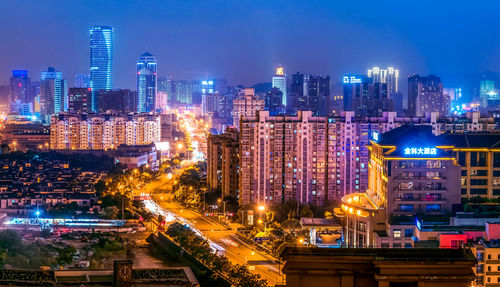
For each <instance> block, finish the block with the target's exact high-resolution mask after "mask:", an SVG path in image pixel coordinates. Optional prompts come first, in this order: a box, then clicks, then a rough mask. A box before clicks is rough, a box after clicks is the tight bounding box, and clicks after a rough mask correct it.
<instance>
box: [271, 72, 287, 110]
mask: <svg viewBox="0 0 500 287" xmlns="http://www.w3.org/2000/svg"><path fill="white" fill-rule="evenodd" d="M286 86H287V84H286V75H285V71H284V70H283V67H282V66H278V68H276V73H275V74H274V76H273V82H272V88H278V89H279V90H280V91H281V92H282V93H283V97H282V102H281V104H282V105H283V107H284V108H286V107H287V92H286Z"/></svg>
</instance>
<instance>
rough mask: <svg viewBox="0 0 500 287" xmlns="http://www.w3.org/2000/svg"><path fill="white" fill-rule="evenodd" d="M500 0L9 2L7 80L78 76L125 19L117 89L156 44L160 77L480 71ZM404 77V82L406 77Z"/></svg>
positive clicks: (5, 11)
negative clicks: (108, 31)
mask: <svg viewBox="0 0 500 287" xmlns="http://www.w3.org/2000/svg"><path fill="white" fill-rule="evenodd" d="M499 8H500V1H437V0H434V1H427V0H423V1H422V0H419V1H406V0H405V1H384V0H380V1H364V0H359V1H334V0H330V1H314V0H266V1H264V0H227V1H220V0H213V1H195V0H178V1H177V0H134V1H132V0H119V1H118V0H116V1H113V0H95V1H94V0H85V1H84V0H43V1H42V0H15V1H9V0H0V37H1V42H0V83H2V82H4V83H5V82H7V81H8V78H9V76H10V71H11V70H12V69H21V68H25V69H29V71H30V74H31V77H32V78H33V79H38V78H39V74H40V72H41V71H42V70H43V69H46V67H47V66H49V65H50V66H55V67H56V68H57V69H58V70H61V71H62V72H63V75H64V77H65V78H67V79H68V81H69V83H70V85H72V84H73V79H74V75H75V74H76V73H86V72H88V68H89V35H88V29H89V27H90V26H92V25H109V26H113V27H114V29H115V50H114V53H115V54H114V55H115V59H114V71H115V72H114V87H115V88H134V87H135V61H136V60H137V58H138V57H139V56H140V55H141V54H142V53H143V52H144V51H149V52H150V53H152V54H153V55H155V56H156V57H157V60H158V70H159V74H160V75H163V76H165V75H171V76H173V77H174V79H201V78H204V77H205V75H208V76H209V77H218V78H226V79H228V81H229V83H231V84H243V85H251V84H254V83H256V82H264V81H269V80H270V77H271V76H272V73H273V69H274V67H276V65H278V64H282V65H284V66H285V70H286V72H287V73H288V74H289V75H291V74H292V73H295V72H297V71H301V72H305V73H311V74H322V75H325V74H329V75H330V76H331V77H332V81H334V80H336V79H340V77H341V76H342V74H344V73H366V69H367V68H369V67H371V66H373V65H378V66H382V67H383V66H387V65H391V66H394V67H398V68H399V69H400V71H401V74H402V81H403V82H404V81H405V78H406V76H407V75H409V74H413V73H420V74H427V73H436V74H438V75H439V73H442V74H446V73H456V74H461V73H467V74H470V73H472V74H473V73H481V72H483V71H485V70H492V71H497V70H498V68H497V67H499V66H500V49H499V47H500V37H498V33H499V31H500V27H499V26H500V22H499V21H498V20H496V18H497V14H498V11H500V9H499ZM403 85H404V84H403Z"/></svg>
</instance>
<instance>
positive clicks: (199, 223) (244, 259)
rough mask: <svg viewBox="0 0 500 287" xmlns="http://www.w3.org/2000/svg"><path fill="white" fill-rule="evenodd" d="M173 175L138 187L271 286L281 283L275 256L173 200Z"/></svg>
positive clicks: (220, 250)
mask: <svg viewBox="0 0 500 287" xmlns="http://www.w3.org/2000/svg"><path fill="white" fill-rule="evenodd" d="M172 181H173V179H168V178H167V177H166V176H161V177H160V178H159V179H157V180H154V181H153V182H151V183H150V184H148V185H146V186H144V187H143V188H142V189H141V193H142V194H144V195H146V194H147V195H150V196H151V197H152V199H153V200H154V201H155V202H156V203H157V204H158V205H159V206H160V207H161V208H163V209H165V210H166V211H169V212H171V213H173V214H174V215H176V216H177V217H179V218H182V219H184V220H186V221H187V222H189V223H190V224H191V225H192V226H193V227H195V228H196V229H197V230H198V231H200V232H201V233H202V235H203V236H204V237H205V238H206V239H208V240H209V241H211V242H213V243H215V244H216V246H219V247H220V248H218V250H219V252H221V253H223V254H224V255H225V256H226V257H227V258H228V259H229V260H230V261H231V262H233V263H234V264H241V265H244V264H245V263H248V266H254V267H250V269H253V268H255V270H251V272H252V273H256V274H260V275H261V276H262V278H263V279H266V280H267V281H268V284H269V285H270V286H274V285H275V284H283V280H284V279H283V278H284V276H283V278H282V276H281V275H280V269H281V267H282V266H281V265H280V264H279V263H275V262H274V261H275V260H274V259H273V258H272V257H271V256H269V255H267V254H265V253H263V252H259V251H257V250H255V249H254V247H253V246H251V245H249V244H247V243H245V242H243V241H241V240H240V239H239V238H238V237H237V236H236V230H235V229H232V230H227V228H226V227H225V226H223V225H221V224H219V223H217V222H216V221H214V220H212V219H210V218H208V217H206V216H203V215H201V214H199V213H197V212H194V211H191V210H188V209H185V208H183V207H182V206H180V205H179V204H177V203H176V202H175V201H174V200H173V195H172V193H171V184H172Z"/></svg>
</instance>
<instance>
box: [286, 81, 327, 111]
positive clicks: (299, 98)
mask: <svg viewBox="0 0 500 287" xmlns="http://www.w3.org/2000/svg"><path fill="white" fill-rule="evenodd" d="M330 89H331V85H330V77H329V76H326V77H322V76H313V75H304V74H300V73H296V74H293V75H292V84H291V86H290V99H289V105H288V106H289V107H293V108H294V109H295V110H297V111H312V112H313V113H314V115H316V116H325V115H327V114H328V113H329V106H330V104H331V103H330Z"/></svg>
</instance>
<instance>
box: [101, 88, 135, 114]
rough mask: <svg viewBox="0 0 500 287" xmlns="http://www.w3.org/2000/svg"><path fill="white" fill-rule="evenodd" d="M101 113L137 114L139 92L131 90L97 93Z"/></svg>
mask: <svg viewBox="0 0 500 287" xmlns="http://www.w3.org/2000/svg"><path fill="white" fill-rule="evenodd" d="M96 99H97V101H98V104H97V106H98V107H99V109H98V112H99V113H106V112H113V113H135V112H137V92H135V91H131V90H129V89H116V90H108V91H106V90H101V91H99V92H97V95H96Z"/></svg>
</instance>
